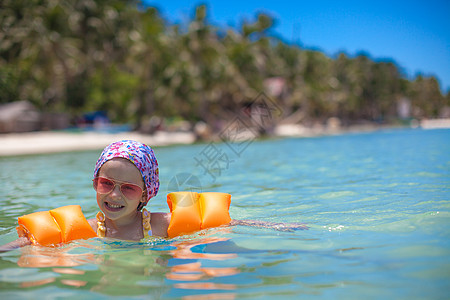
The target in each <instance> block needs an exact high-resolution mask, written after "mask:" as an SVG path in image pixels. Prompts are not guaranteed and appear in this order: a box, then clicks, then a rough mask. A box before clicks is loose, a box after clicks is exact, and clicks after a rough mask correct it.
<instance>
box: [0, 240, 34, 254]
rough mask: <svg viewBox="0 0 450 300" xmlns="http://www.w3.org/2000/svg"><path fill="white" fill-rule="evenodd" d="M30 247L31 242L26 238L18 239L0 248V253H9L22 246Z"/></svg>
mask: <svg viewBox="0 0 450 300" xmlns="http://www.w3.org/2000/svg"><path fill="white" fill-rule="evenodd" d="M27 245H31V242H30V240H29V239H27V238H26V237H20V238H18V239H17V240H15V241H12V242H9V243H8V244H5V245H2V246H0V252H6V251H11V250H14V249H17V248H20V247H23V246H27Z"/></svg>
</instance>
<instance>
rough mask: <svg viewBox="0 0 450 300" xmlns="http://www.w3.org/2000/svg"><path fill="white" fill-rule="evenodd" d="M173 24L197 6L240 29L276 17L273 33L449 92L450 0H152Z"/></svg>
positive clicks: (212, 19) (219, 22)
mask: <svg viewBox="0 0 450 300" xmlns="http://www.w3.org/2000/svg"><path fill="white" fill-rule="evenodd" d="M144 2H146V3H148V4H150V5H151V6H155V7H157V8H158V9H159V11H160V13H161V14H162V16H163V17H164V18H165V19H166V20H167V21H169V22H171V23H179V22H187V21H188V20H189V18H190V17H191V16H192V15H193V12H194V8H195V7H196V5H198V4H201V3H205V4H207V5H208V20H209V22H210V23H211V24H213V25H217V26H221V27H230V26H231V27H235V28H238V27H239V25H240V24H241V22H242V21H243V20H248V21H253V20H255V16H256V14H257V13H258V12H265V13H268V14H269V15H271V16H272V17H274V18H275V20H276V24H275V26H274V29H273V31H272V33H273V34H275V35H277V36H279V37H281V38H282V39H283V40H284V41H286V42H288V43H298V44H300V45H301V46H302V47H305V48H310V49H317V50H321V51H323V52H325V53H326V54H327V55H329V56H332V57H333V56H334V55H335V54H336V53H339V52H342V51H343V52H346V53H348V54H349V55H355V54H357V53H359V52H366V53H368V54H369V55H370V57H372V59H374V60H385V59H388V60H394V61H395V62H396V63H397V64H398V65H399V67H400V68H401V69H402V70H403V72H404V74H406V75H407V76H408V78H413V77H414V76H416V74H417V73H422V74H424V75H434V76H436V77H437V78H438V80H439V82H440V85H441V90H442V91H443V92H447V91H450V0H441V1H437V0H428V1H416V0H410V1H395V0H391V1H386V0H379V1H370V2H369V1H361V0H359V1H346V0H341V1H328V0H316V1H314V0H310V1H303V0H298V1H282V0H279V1H266V0H259V1H253V0H242V1H218V0H209V1H199V2H191V1H189V2H188V1H178V0H166V1H162V0H159V1H152V0H145V1H144Z"/></svg>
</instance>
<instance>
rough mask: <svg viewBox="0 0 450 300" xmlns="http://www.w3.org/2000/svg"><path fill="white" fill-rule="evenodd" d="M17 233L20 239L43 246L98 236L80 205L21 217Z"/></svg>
mask: <svg viewBox="0 0 450 300" xmlns="http://www.w3.org/2000/svg"><path fill="white" fill-rule="evenodd" d="M17 233H18V234H19V236H20V237H23V236H25V237H27V238H28V239H29V240H30V241H31V242H32V243H33V244H34V245H36V244H39V245H43V246H48V245H57V244H60V243H67V242H70V241H73V240H77V239H88V238H92V237H96V236H97V235H96V234H95V232H94V230H93V229H92V227H91V225H89V223H88V221H87V220H86V218H85V217H84V215H83V212H82V211H81V207H80V206H79V205H68V206H63V207H59V208H55V209H52V210H49V211H40V212H35V213H32V214H29V215H25V216H22V217H19V226H17Z"/></svg>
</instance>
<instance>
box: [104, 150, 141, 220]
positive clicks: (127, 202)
mask: <svg viewBox="0 0 450 300" xmlns="http://www.w3.org/2000/svg"><path fill="white" fill-rule="evenodd" d="M98 176H101V177H106V178H108V179H111V180H112V181H117V183H118V184H116V186H115V187H114V189H113V190H112V191H111V192H110V193H108V194H100V193H97V204H98V207H99V208H100V209H101V210H102V212H103V213H104V214H105V216H106V217H107V218H109V219H111V220H116V221H117V220H119V219H123V220H132V219H133V218H134V217H135V216H136V213H137V207H138V205H139V203H140V202H141V201H145V199H144V197H145V193H143V195H142V196H141V198H140V199H128V198H126V197H125V196H124V195H123V194H122V192H121V191H120V183H124V182H126V183H133V184H136V185H138V186H140V187H141V188H142V190H144V189H145V186H144V181H143V180H142V175H141V173H140V172H139V170H138V169H137V168H136V166H135V165H134V164H133V163H131V162H130V161H129V160H127V159H124V158H113V159H111V160H109V161H107V162H106V163H105V164H103V166H102V167H101V168H100V171H99V173H98Z"/></svg>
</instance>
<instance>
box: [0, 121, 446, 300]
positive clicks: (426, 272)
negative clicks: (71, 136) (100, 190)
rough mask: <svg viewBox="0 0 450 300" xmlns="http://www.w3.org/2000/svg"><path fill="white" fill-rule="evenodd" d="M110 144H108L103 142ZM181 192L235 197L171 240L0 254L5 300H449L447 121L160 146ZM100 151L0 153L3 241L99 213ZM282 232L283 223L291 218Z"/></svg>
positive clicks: (168, 177)
mask: <svg viewBox="0 0 450 300" xmlns="http://www.w3.org/2000/svg"><path fill="white" fill-rule="evenodd" d="M105 146H106V145H105ZM155 153H156V156H157V158H158V161H159V164H160V175H161V188H160V192H159V194H158V196H157V197H155V198H154V199H152V200H151V201H150V203H149V205H148V206H147V207H148V209H149V210H150V211H163V212H168V211H169V210H168V207H167V204H166V196H167V193H168V192H171V191H177V190H193V191H219V192H227V193H230V194H232V204H231V208H230V213H231V216H232V218H233V219H238V220H257V221H267V222H274V223H289V224H291V223H292V224H298V223H301V224H304V225H305V226H307V227H308V229H301V227H300V228H294V229H291V230H287V229H286V226H287V227H289V224H288V225H286V226H284V227H283V226H279V225H274V226H272V227H269V228H260V227H254V226H240V225H239V226H233V227H221V228H215V229H210V230H205V231H201V232H198V233H195V234H192V235H188V236H183V237H179V238H175V239H167V240H166V239H160V238H151V239H149V240H145V241H142V242H127V241H119V240H112V239H99V238H94V239H91V240H87V241H84V240H83V241H76V242H72V243H70V244H68V245H65V246H63V247H59V248H51V247H37V246H28V247H24V248H22V249H18V250H14V251H10V252H7V253H1V254H0V299H62V298H64V299H110V297H114V298H115V299H122V298H123V299H179V298H183V299H234V298H236V299H242V298H248V299H301V298H306V299H362V298H363V299H382V298H384V299H448V297H449V296H448V295H449V292H450V289H449V287H450V130H448V129H442V130H420V129H411V130H405V129H396V130H381V131H376V132H371V133H358V134H346V135H338V136H326V137H316V138H303V139H302V138H295V139H294V138H288V139H275V140H273V139H271V140H252V139H247V140H245V139H244V140H241V141H239V142H237V143H218V144H196V145H190V146H172V147H156V148H155ZM99 154H100V150H99V151H89V152H74V153H61V154H52V155H34V156H33V155H31V156H17V157H4V158H0V187H1V189H0V203H1V206H0V244H4V243H7V242H10V241H13V240H14V239H16V238H17V233H16V231H15V226H16V222H17V217H19V216H21V215H23V214H27V213H31V212H35V211H39V210H48V209H52V208H55V207H59V206H64V205H69V204H80V205H81V207H82V209H83V212H84V213H85V215H86V217H87V218H92V217H94V216H95V214H96V213H97V211H98V208H97V204H96V200H95V192H94V190H93V188H92V171H93V167H94V164H95V161H96V160H97V158H98V156H99ZM288 229H289V228H288Z"/></svg>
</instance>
